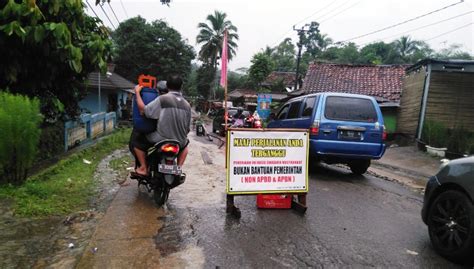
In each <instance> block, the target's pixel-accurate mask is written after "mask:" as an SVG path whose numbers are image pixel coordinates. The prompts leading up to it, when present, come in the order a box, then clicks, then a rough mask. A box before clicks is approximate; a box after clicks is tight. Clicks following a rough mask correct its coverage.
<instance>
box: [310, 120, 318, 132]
mask: <svg viewBox="0 0 474 269" xmlns="http://www.w3.org/2000/svg"><path fill="white" fill-rule="evenodd" d="M309 134H310V135H318V134H319V120H317V121H314V122H313V124H311V126H310V127H309Z"/></svg>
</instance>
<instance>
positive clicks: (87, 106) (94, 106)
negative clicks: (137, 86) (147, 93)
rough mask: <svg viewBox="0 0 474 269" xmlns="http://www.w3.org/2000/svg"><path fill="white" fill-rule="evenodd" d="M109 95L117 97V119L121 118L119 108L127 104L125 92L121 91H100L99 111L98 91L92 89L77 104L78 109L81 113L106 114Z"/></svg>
mask: <svg viewBox="0 0 474 269" xmlns="http://www.w3.org/2000/svg"><path fill="white" fill-rule="evenodd" d="M109 94H115V95H116V96H117V110H116V111H115V112H116V113H117V117H118V118H120V117H121V111H120V110H121V109H120V108H121V106H122V105H123V104H125V103H126V102H127V96H128V94H127V92H125V91H121V90H108V89H101V94H100V95H101V100H100V102H101V104H100V109H99V105H98V104H99V95H98V90H97V89H93V90H89V93H88V94H87V96H86V97H84V99H82V100H81V101H80V102H79V107H80V108H81V110H82V111H81V113H91V114H95V113H99V112H107V108H108V102H109Z"/></svg>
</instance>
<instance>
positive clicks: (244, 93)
mask: <svg viewBox="0 0 474 269" xmlns="http://www.w3.org/2000/svg"><path fill="white" fill-rule="evenodd" d="M228 96H229V97H231V98H240V97H253V96H254V97H255V98H257V93H256V91H255V90H250V89H235V90H233V91H231V92H229V94H228Z"/></svg>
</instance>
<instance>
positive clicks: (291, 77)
mask: <svg viewBox="0 0 474 269" xmlns="http://www.w3.org/2000/svg"><path fill="white" fill-rule="evenodd" d="M281 79H283V83H284V84H285V86H287V87H291V86H294V85H293V84H294V83H295V72H278V71H273V72H271V73H270V75H268V77H267V78H266V79H265V81H264V82H263V83H262V85H263V86H270V85H272V84H274V83H277V82H278V81H279V80H281Z"/></svg>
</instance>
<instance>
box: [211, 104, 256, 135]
mask: <svg viewBox="0 0 474 269" xmlns="http://www.w3.org/2000/svg"><path fill="white" fill-rule="evenodd" d="M238 109H239V108H238V107H231V108H228V109H227V113H228V116H227V120H228V122H229V123H230V122H231V120H232V117H233V116H234V115H235V114H237V111H238ZM240 109H241V108H240ZM242 114H243V115H244V116H245V117H248V116H249V115H250V112H248V111H247V110H243V112H242ZM224 123H225V115H224V108H220V109H219V110H217V113H216V116H215V117H214V119H213V120H212V132H213V133H216V132H219V134H220V135H224V134H225V128H224Z"/></svg>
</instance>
